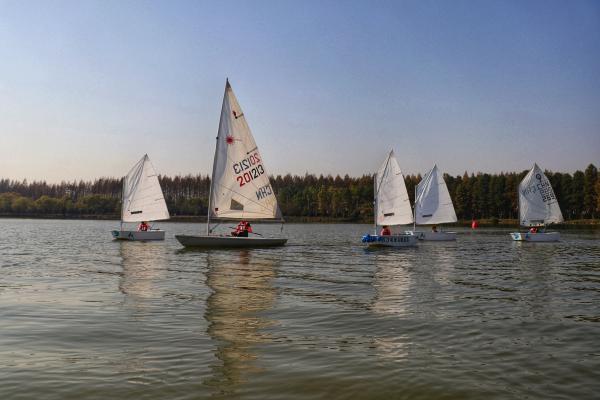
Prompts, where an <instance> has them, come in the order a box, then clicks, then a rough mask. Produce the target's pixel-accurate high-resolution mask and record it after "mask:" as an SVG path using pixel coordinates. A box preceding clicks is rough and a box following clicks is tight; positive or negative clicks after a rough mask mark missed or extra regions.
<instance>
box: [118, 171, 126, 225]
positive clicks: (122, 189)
mask: <svg viewBox="0 0 600 400" xmlns="http://www.w3.org/2000/svg"><path fill="white" fill-rule="evenodd" d="M125 179H127V177H126V176H124V177H123V185H121V228H120V229H119V230H121V231H122V230H123V210H124V209H125V199H124V195H125Z"/></svg>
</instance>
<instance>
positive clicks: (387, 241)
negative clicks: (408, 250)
mask: <svg viewBox="0 0 600 400" xmlns="http://www.w3.org/2000/svg"><path fill="white" fill-rule="evenodd" d="M363 243H366V244H367V247H369V248H375V247H411V246H416V245H417V237H416V236H414V235H385V236H378V235H365V236H363Z"/></svg>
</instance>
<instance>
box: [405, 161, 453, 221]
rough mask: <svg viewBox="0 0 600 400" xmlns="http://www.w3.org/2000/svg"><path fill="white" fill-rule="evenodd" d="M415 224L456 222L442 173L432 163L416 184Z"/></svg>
mask: <svg viewBox="0 0 600 400" xmlns="http://www.w3.org/2000/svg"><path fill="white" fill-rule="evenodd" d="M415 214H416V218H415V219H416V222H417V224H420V225H421V224H442V223H446V222H456V221H457V218H456V212H455V211H454V205H453V204H452V199H451V198H450V193H449V192H448V187H447V186H446V182H445V181H444V177H443V175H442V174H441V173H440V171H439V170H438V168H437V165H434V166H433V168H432V169H431V170H430V171H429V172H427V174H425V176H424V177H423V179H421V182H419V184H418V185H417V194H416V200H415Z"/></svg>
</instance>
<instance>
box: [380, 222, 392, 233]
mask: <svg viewBox="0 0 600 400" xmlns="http://www.w3.org/2000/svg"><path fill="white" fill-rule="evenodd" d="M391 234H392V231H391V230H390V227H389V226H387V225H384V226H383V229H381V232H379V236H390V235H391Z"/></svg>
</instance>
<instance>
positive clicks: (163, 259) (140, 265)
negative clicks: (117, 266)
mask: <svg viewBox="0 0 600 400" xmlns="http://www.w3.org/2000/svg"><path fill="white" fill-rule="evenodd" d="M119 255H120V256H121V260H122V267H123V272H122V276H121V280H120V281H119V290H120V291H121V293H123V294H124V295H125V296H126V297H125V302H127V301H129V300H132V301H134V302H135V304H136V306H137V307H143V306H144V301H146V300H147V299H151V298H154V297H157V296H156V286H157V285H158V283H159V282H160V281H161V279H163V278H164V276H165V274H166V271H167V249H166V247H165V246H164V245H163V243H151V242H148V243H140V242H128V241H121V242H120V247H119Z"/></svg>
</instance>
